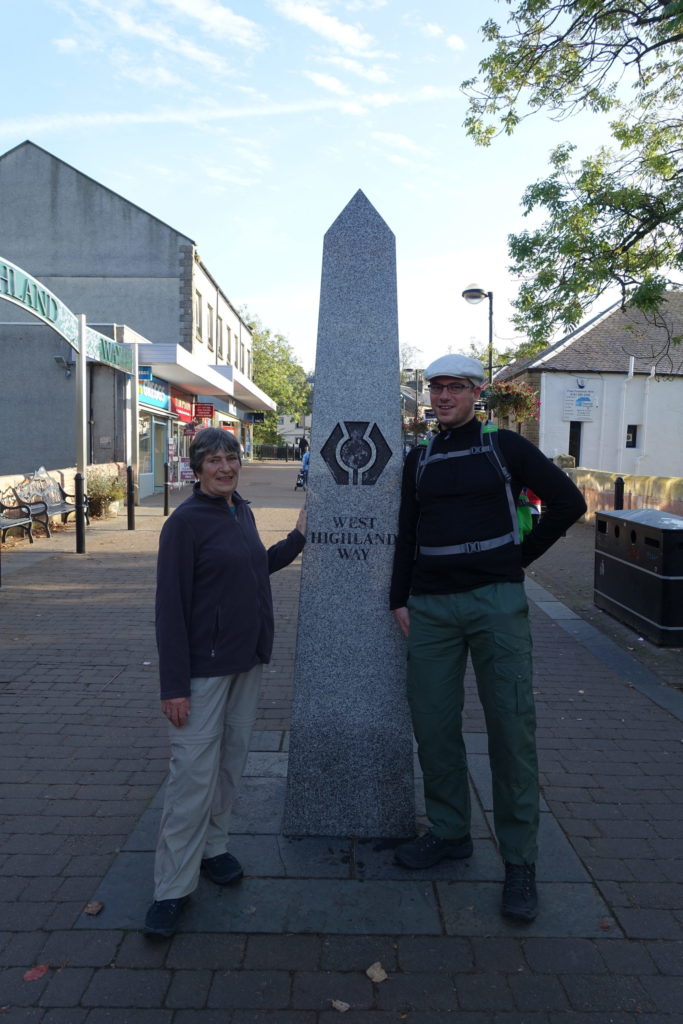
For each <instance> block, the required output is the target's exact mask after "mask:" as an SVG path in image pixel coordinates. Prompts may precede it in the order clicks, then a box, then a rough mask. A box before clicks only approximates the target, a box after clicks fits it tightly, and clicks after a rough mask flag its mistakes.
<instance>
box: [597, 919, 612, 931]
mask: <svg viewBox="0 0 683 1024" xmlns="http://www.w3.org/2000/svg"><path fill="white" fill-rule="evenodd" d="M611 928H612V925H611V924H610V923H609V921H601V922H600V931H602V932H608V931H610V929H611Z"/></svg>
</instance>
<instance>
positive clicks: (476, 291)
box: [462, 284, 493, 384]
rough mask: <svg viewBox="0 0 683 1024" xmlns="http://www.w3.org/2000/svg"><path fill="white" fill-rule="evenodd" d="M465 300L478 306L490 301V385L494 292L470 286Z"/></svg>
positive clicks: (464, 293) (474, 285)
mask: <svg viewBox="0 0 683 1024" xmlns="http://www.w3.org/2000/svg"><path fill="white" fill-rule="evenodd" d="M462 297H463V299H465V300H466V301H467V302H470V303H471V304H472V305H473V306H476V305H477V303H478V302H483V300H484V299H488V300H489V384H490V383H491V382H492V381H493V292H485V291H484V289H483V288H481V287H480V286H479V285H478V284H468V286H467V288H465V291H464V292H463V293H462Z"/></svg>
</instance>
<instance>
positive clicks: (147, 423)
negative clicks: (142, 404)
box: [138, 413, 152, 473]
mask: <svg viewBox="0 0 683 1024" xmlns="http://www.w3.org/2000/svg"><path fill="white" fill-rule="evenodd" d="M139 434H140V440H139V445H140V447H139V463H138V473H151V472H152V417H151V416H147V415H146V414H145V413H142V414H141V415H140V420H139Z"/></svg>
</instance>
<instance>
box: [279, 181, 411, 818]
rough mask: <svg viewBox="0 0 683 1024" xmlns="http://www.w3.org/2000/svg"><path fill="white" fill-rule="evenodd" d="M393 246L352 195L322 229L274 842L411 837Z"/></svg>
mask: <svg viewBox="0 0 683 1024" xmlns="http://www.w3.org/2000/svg"><path fill="white" fill-rule="evenodd" d="M399 396H400V380H399V348H398V319H397V305H396V242H395V238H394V235H393V233H392V231H391V230H390V229H389V227H388V226H387V224H386V223H385V222H384V221H383V220H382V218H381V217H380V215H379V214H378V213H377V211H376V210H375V209H374V207H373V206H372V205H371V203H370V202H369V201H368V200H367V199H366V197H365V195H364V194H363V193H362V192H361V191H358V192H356V194H355V195H354V197H353V198H352V199H351V201H350V203H349V204H348V205H347V206H346V207H345V208H344V210H342V212H341V213H340V214H339V216H338V217H337V219H336V220H335V222H334V223H333V224H332V226H331V227H330V228H329V230H328V231H327V233H326V234H325V239H324V245H323V264H322V280H321V290H320V313H319V320H318V344H317V353H316V367H315V387H314V406H313V419H312V437H311V461H310V470H309V480H308V498H307V501H308V532H307V544H306V548H305V550H304V554H303V566H302V578H301V599H300V604H299V623H298V634H297V652H296V668H295V684H294V702H293V707H292V728H291V738H290V752H289V774H288V783H287V801H286V807H285V820H284V832H285V834H286V835H308V836H312V835H320V836H359V837H390V836H396V837H398V836H406V835H412V834H413V833H414V830H415V808H414V790H413V767H412V733H411V726H410V717H409V713H408V707H407V702H406V697H405V650H404V642H403V640H402V637H401V634H400V631H399V629H398V627H397V625H396V623H395V622H394V619H393V616H392V615H391V612H390V611H389V610H388V592H389V579H390V574H391V564H392V558H393V552H394V545H395V541H396V525H397V518H398V505H399V495H400V480H401V471H402V464H403V456H402V437H401V414H400V397H399Z"/></svg>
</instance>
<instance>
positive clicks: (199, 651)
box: [145, 427, 305, 937]
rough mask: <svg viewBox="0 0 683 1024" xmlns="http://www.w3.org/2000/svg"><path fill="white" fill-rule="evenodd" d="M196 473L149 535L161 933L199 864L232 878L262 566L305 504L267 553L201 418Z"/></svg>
mask: <svg viewBox="0 0 683 1024" xmlns="http://www.w3.org/2000/svg"><path fill="white" fill-rule="evenodd" d="M190 465H191V467H192V469H193V470H194V473H195V476H196V477H197V482H196V483H195V485H194V491H193V493H192V495H191V496H190V497H189V498H187V499H186V500H185V501H184V502H183V503H182V504H181V505H179V506H178V508H177V509H176V510H175V512H174V513H173V515H172V516H170V518H169V519H168V520H167V521H166V523H165V524H164V527H163V529H162V531H161V537H160V540H159V559H158V565H157V597H156V627H157V646H158V649H159V672H160V679H161V710H162V712H163V713H164V715H165V716H166V718H167V719H168V721H169V723H170V725H169V731H170V740H171V761H170V767H169V776H168V783H167V788H166V797H165V802H164V811H163V816H162V819H161V828H160V833H159V842H158V845H157V852H156V861H155V869H154V884H155V890H154V902H153V903H152V905H151V906H150V908H149V910H148V912H147V917H146V920H145V932H146V933H147V934H148V935H155V936H163V937H168V936H170V935H172V934H173V933H174V931H175V928H176V925H177V921H178V917H179V914H180V911H181V909H182V906H183V904H184V903H185V901H186V900H187V898H188V896H189V894H190V893H191V892H193V890H194V889H195V888H196V886H197V882H198V879H199V873H200V869H201V870H204V871H205V873H206V874H207V875H208V877H209V878H210V879H211V880H212V881H213V882H215V883H217V884H218V885H227V884H229V883H230V882H234V881H236V880H237V879H239V878H241V876H242V868H241V866H240V864H239V863H238V861H237V860H236V859H235V857H233V856H232V854H231V853H229V852H228V849H227V847H228V824H229V819H230V812H231V809H232V805H233V801H234V798H235V792H236V789H237V785H238V783H239V779H240V777H241V774H242V770H243V768H244V762H245V760H246V756H247V751H248V749H249V739H250V736H251V731H252V728H253V724H254V719H255V717H256V710H257V707H258V698H259V686H260V681H261V671H262V667H263V665H264V663H267V662H268V661H269V660H270V655H271V651H272V646H273V605H272V596H271V591H270V581H269V578H268V577H269V574H270V573H272V572H275V571H276V570H277V569H282V568H284V566H286V565H289V563H290V562H292V561H293V560H294V558H296V556H297V555H298V554H299V552H300V551H301V550H302V548H303V546H304V542H305V538H304V531H305V511H304V510H303V509H302V510H301V512H300V514H299V518H298V519H297V523H296V528H295V529H294V530H292V532H291V533H290V534H288V536H287V537H286V538H285V540H282V541H280V542H279V543H278V544H274V545H273V547H271V548H269V549H268V550H267V551H266V549H265V548H264V546H263V544H262V543H261V540H260V538H259V535H258V532H257V530H256V524H255V522H254V516H253V514H252V511H251V509H250V508H249V504H248V502H246V501H245V500H244V499H243V498H241V497H240V496H239V494H238V493H237V490H236V488H237V482H238V479H239V472H240V466H241V461H240V445H239V442H238V441H237V439H236V438H235V437H233V436H232V435H231V434H229V433H226V431H224V430H218V429H215V428H213V427H208V428H206V429H204V430H201V431H200V432H199V433H198V434H197V436H196V437H195V439H194V440H193V442H192V444H191V446H190Z"/></svg>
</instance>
